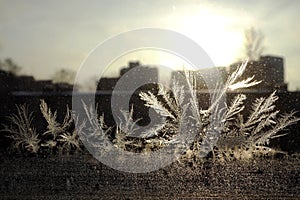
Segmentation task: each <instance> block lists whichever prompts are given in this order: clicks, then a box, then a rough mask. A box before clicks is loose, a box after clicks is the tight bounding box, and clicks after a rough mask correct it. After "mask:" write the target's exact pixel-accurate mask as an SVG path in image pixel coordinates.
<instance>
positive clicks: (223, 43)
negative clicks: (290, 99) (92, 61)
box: [0, 0, 300, 89]
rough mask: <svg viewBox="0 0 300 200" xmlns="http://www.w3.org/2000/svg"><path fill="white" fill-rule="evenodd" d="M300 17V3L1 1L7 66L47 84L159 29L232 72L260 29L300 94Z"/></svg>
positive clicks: (0, 50) (0, 36) (0, 47)
mask: <svg viewBox="0 0 300 200" xmlns="http://www.w3.org/2000/svg"><path fill="white" fill-rule="evenodd" d="M299 9H300V1H297V0H294V1H293V0H291V1H279V0H277V1H258V0H257V1H247V2H246V1H236V0H231V1H217V0H212V1H171V0H167V1H153V0H152V1H146V0H140V1H133V0H132V1H129V0H127V1H126V0H123V1H122V0H120V1H91V0H90V1H83V0H82V1H78V0H72V1H71V0H70V1H53V0H51V1H50V0H49V1H46V0H44V1H40V0H28V1H21V0H20V1H16V0H7V1H3V0H0V59H1V60H3V59H4V58H6V57H10V58H12V59H13V60H14V61H15V62H16V63H17V64H19V65H20V66H22V67H23V73H25V74H31V75H34V76H35V77H37V78H38V79H45V78H49V77H50V76H52V75H53V73H54V72H55V71H57V70H58V69H60V68H70V69H73V70H77V69H78V68H79V67H80V65H81V63H82V62H83V61H84V59H85V58H86V57H87V56H88V55H89V52H90V51H91V50H92V49H94V48H95V47H96V46H97V45H98V44H99V43H101V42H103V41H105V40H106V39H107V38H110V37H112V36H114V35H116V34H119V33H121V32H124V31H129V30H132V29H137V28H143V27H153V28H165V29H170V30H174V31H177V32H179V33H182V34H184V35H186V36H187V37H189V38H191V39H193V40H194V41H196V42H197V43H198V44H199V45H200V46H201V47H203V48H204V50H205V51H206V52H207V53H208V55H209V56H210V57H211V58H212V60H213V61H214V63H215V64H216V65H218V66H219V65H223V66H224V65H227V64H230V63H231V62H233V61H235V60H237V59H240V58H242V57H243V53H242V52H243V34H244V30H245V29H247V28H249V27H251V26H253V27H255V28H257V29H259V30H260V31H261V32H262V33H263V34H264V36H265V39H264V46H265V50H264V54H268V55H278V56H283V57H285V69H286V75H285V77H286V81H287V82H288V83H289V89H295V88H297V87H299V88H300V79H299V75H300V66H299V64H298V63H299V61H300V57H299V55H300V23H299V19H300V12H299V11H298V10H299ZM133 58H135V57H134V56H133ZM141 58H143V56H136V59H141ZM126 59H127V58H126ZM148 59H149V58H148ZM123 61H124V65H125V64H126V60H125V59H124V60H123ZM161 61H162V63H163V64H172V62H169V61H167V60H165V61H163V60H161ZM141 62H142V63H147V62H149V60H147V58H146V57H145V59H143V60H141ZM164 62H166V63H164ZM119 63H122V62H119ZM176 67H179V66H176ZM93 70H97V69H93ZM93 70H91V71H93ZM117 70H118V69H115V75H116V73H117ZM112 71H113V70H112Z"/></svg>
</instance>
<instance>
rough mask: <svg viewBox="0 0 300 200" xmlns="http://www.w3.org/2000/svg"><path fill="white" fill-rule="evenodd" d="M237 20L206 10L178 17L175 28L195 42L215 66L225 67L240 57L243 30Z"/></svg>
mask: <svg viewBox="0 0 300 200" xmlns="http://www.w3.org/2000/svg"><path fill="white" fill-rule="evenodd" d="M237 20H239V19H237V17H233V16H224V15H220V14H217V13H216V12H211V11H209V10H208V11H201V12H198V13H195V14H192V15H189V16H185V17H179V18H178V21H176V25H175V26H176V27H177V29H178V30H180V32H182V33H183V34H185V35H186V36H188V37H190V38H191V39H193V40H194V41H195V42H197V43H198V44H199V45H200V46H201V47H202V48H203V49H204V50H205V51H206V52H207V54H208V55H209V56H210V58H211V59H212V60H213V62H214V64H215V65H216V66H225V65H229V64H231V63H232V62H234V61H235V60H236V59H237V58H238V57H240V56H241V53H240V52H241V50H242V46H243V31H242V30H243V29H242V27H238V26H237V25H236V24H237ZM208 67H210V66H208Z"/></svg>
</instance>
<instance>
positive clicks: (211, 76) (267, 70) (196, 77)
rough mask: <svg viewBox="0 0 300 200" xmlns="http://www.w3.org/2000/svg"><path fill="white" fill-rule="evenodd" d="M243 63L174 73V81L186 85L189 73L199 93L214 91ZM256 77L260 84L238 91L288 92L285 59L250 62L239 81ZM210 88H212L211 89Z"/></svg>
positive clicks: (267, 57)
mask: <svg viewBox="0 0 300 200" xmlns="http://www.w3.org/2000/svg"><path fill="white" fill-rule="evenodd" d="M240 65H242V62H237V63H234V64H231V65H230V66H229V67H212V68H204V69H200V70H196V71H186V72H184V71H175V72H173V73H172V79H171V82H172V81H178V82H179V83H180V84H185V79H186V78H185V73H188V75H189V77H190V79H191V80H190V82H193V83H194V87H195V88H196V90H197V91H199V92H205V91H208V90H211V89H214V88H215V87H216V86H217V84H218V83H225V81H226V80H227V78H228V76H230V74H232V73H233V72H234V71H235V70H236V69H237V67H238V66H240ZM252 76H254V79H255V80H257V81H261V83H260V84H258V85H255V86H253V87H250V88H246V89H238V91H249V92H271V91H274V90H277V91H287V83H285V81H284V59H283V58H282V57H275V56H261V57H260V59H259V60H257V61H249V62H248V63H247V66H246V69H245V72H244V73H243V74H242V76H241V77H240V78H239V80H238V81H241V80H245V79H247V78H250V77H252ZM209 87H210V88H209Z"/></svg>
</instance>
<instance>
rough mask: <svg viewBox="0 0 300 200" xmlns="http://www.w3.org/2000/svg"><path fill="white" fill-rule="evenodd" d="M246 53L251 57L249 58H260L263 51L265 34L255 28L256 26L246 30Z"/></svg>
mask: <svg viewBox="0 0 300 200" xmlns="http://www.w3.org/2000/svg"><path fill="white" fill-rule="evenodd" d="M244 39H245V42H244V47H245V54H246V56H247V57H248V58H249V60H258V59H259V57H260V56H261V54H262V52H263V49H264V47H263V45H262V42H263V39H264V37H263V34H262V33H261V32H260V31H259V30H257V29H255V28H254V27H250V28H249V29H246V30H245V38H244Z"/></svg>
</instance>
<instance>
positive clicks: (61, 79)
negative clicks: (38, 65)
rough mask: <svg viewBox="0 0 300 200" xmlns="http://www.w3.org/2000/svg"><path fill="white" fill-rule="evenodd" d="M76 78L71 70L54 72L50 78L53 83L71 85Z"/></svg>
mask: <svg viewBox="0 0 300 200" xmlns="http://www.w3.org/2000/svg"><path fill="white" fill-rule="evenodd" d="M75 76H76V72H75V71H73V70H71V69H61V70H59V71H57V72H55V73H54V74H53V76H52V80H53V82H55V83H69V84H73V83H74V79H75Z"/></svg>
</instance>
